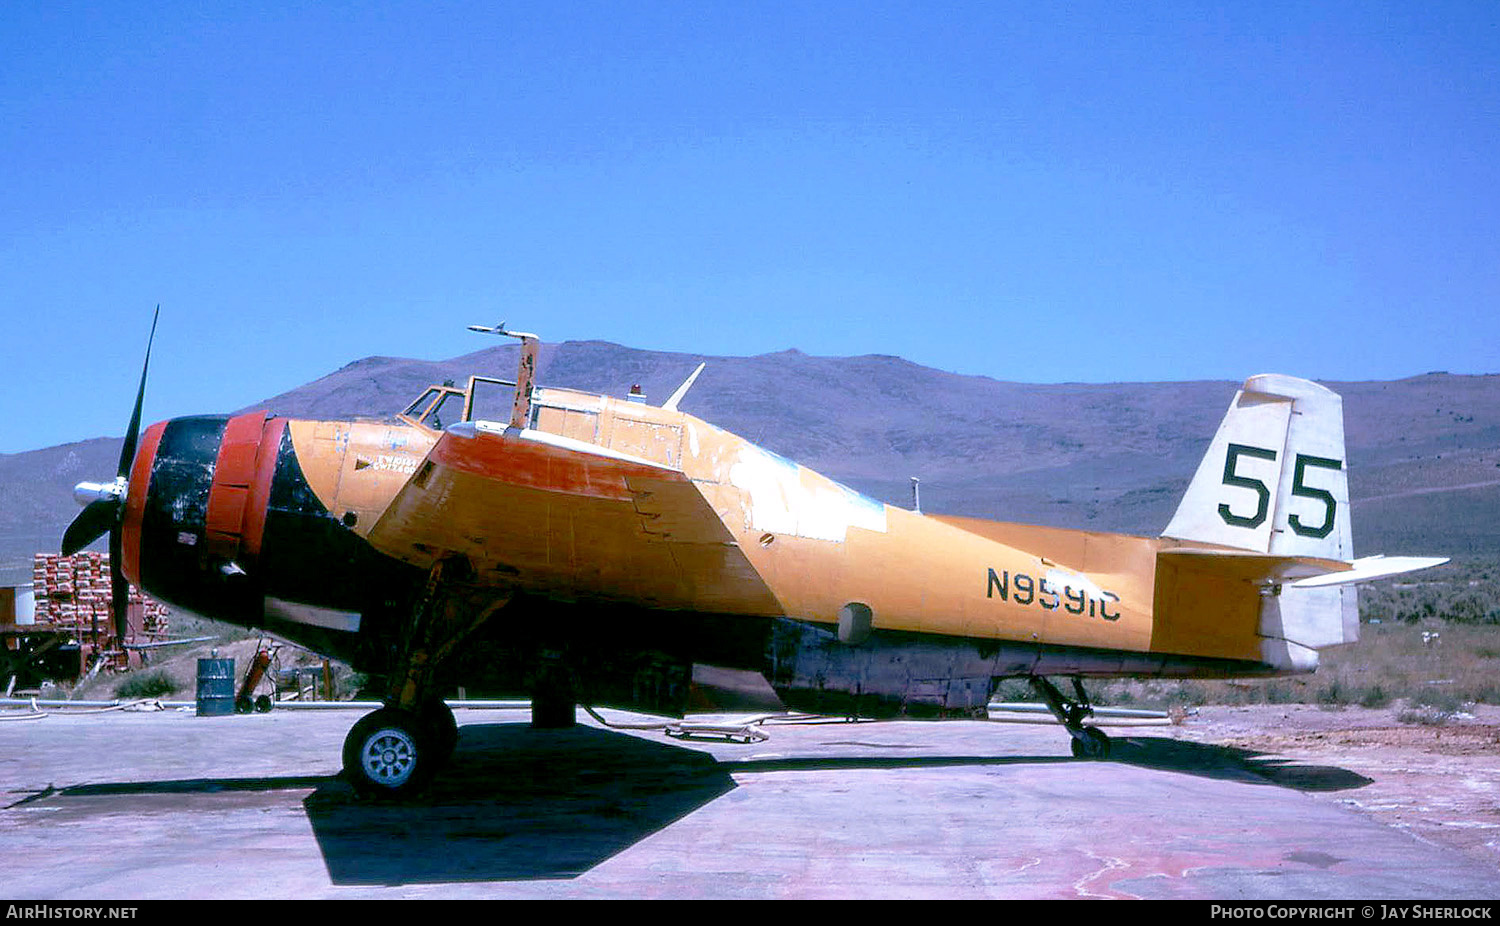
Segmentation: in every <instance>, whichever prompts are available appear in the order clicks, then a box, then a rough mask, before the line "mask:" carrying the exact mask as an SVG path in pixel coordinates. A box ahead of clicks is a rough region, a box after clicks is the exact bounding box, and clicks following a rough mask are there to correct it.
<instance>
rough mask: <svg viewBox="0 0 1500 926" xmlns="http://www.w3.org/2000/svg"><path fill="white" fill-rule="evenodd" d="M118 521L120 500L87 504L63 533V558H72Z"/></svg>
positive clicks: (114, 499)
mask: <svg viewBox="0 0 1500 926" xmlns="http://www.w3.org/2000/svg"><path fill="white" fill-rule="evenodd" d="M119 520H120V500H119V499H117V498H101V499H98V500H96V501H92V502H89V503H88V505H86V506H85V507H84V509H83V510H82V511H80V512H78V517H76V518H74V519H73V523H72V524H69V525H68V529H67V530H66V531H65V532H64V533H63V539H62V552H63V555H64V556H72V555H73V554H74V553H77V552H78V551H79V550H82V549H83V548H84V547H86V546H88V545H89V544H91V543H93V542H94V541H95V540H98V539H99V538H100V537H103V536H104V534H105V532H106V531H110V530H112V529H113V528H114V527H115V525H116V524H117V523H119Z"/></svg>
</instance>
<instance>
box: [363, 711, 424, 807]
mask: <svg viewBox="0 0 1500 926" xmlns="http://www.w3.org/2000/svg"><path fill="white" fill-rule="evenodd" d="M438 754H439V750H438V749H437V747H436V746H434V744H433V736H432V734H431V732H429V729H428V725H427V724H424V723H422V721H421V718H419V717H417V716H415V715H413V714H412V713H410V712H408V711H403V710H399V709H397V708H391V707H386V708H381V709H380V710H378V711H375V712H374V713H372V714H366V715H365V716H364V717H361V718H360V719H359V721H358V722H356V723H355V724H354V727H353V729H351V730H350V731H349V735H348V736H347V737H345V738H344V777H345V778H347V779H348V780H349V783H350V784H352V785H354V789H355V790H356V791H358V792H359V793H360V794H362V795H364V796H365V797H370V798H374V799H376V800H403V799H406V798H409V797H411V796H413V795H415V794H417V793H418V792H420V791H421V790H422V789H423V788H425V787H426V786H427V784H428V783H429V782H430V781H431V780H432V776H433V775H434V774H436V772H437V768H438V766H439V765H440V764H441V763H440V762H439V760H438Z"/></svg>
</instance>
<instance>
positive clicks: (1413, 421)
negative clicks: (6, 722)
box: [0, 340, 1500, 584]
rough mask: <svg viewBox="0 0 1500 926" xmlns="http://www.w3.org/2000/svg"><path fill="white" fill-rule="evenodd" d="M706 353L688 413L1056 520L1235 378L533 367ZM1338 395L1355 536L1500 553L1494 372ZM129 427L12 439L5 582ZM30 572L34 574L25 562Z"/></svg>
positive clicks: (360, 369) (1114, 513) (445, 375)
mask: <svg viewBox="0 0 1500 926" xmlns="http://www.w3.org/2000/svg"><path fill="white" fill-rule="evenodd" d="M516 351H517V348H516V346H514V345H508V344H502V345H496V346H492V347H487V348H483V349H481V350H477V351H471V352H469V353H466V354H462V355H460V356H457V357H453V358H449V359H447V360H436V361H431V360H419V359H413V358H404V357H365V358H361V359H359V360H355V361H352V362H350V363H348V364H345V365H344V366H342V367H340V368H338V369H336V370H333V371H331V372H329V373H327V374H325V375H323V376H321V377H318V378H317V379H315V380H312V381H311V382H309V383H306V384H304V385H302V386H299V387H297V388H295V389H292V390H288V391H286V392H283V393H281V394H279V395H276V396H272V397H270V398H268V399H266V400H264V401H262V402H257V403H254V404H252V405H249V406H246V407H245V408H244V409H242V410H249V409H258V408H266V409H268V410H270V411H271V412H273V413H275V414H279V415H285V416H291V417H317V418H341V417H353V416H374V417H389V416H391V415H394V414H395V413H397V412H399V411H401V410H402V409H403V408H405V407H406V406H407V405H408V404H409V403H410V402H411V401H412V400H413V399H415V398H416V397H417V396H418V395H420V394H421V392H422V390H423V389H424V388H426V386H428V385H429V384H431V383H441V382H443V381H444V380H450V379H451V380H453V381H455V382H456V383H457V384H458V385H460V386H462V385H463V384H464V382H466V381H467V377H468V376H469V375H474V374H477V375H485V376H498V377H501V378H509V377H510V376H511V375H513V372H514V369H515V362H516ZM700 362H706V363H707V364H708V366H707V368H706V369H705V370H704V373H703V374H702V376H700V377H699V379H698V381H697V382H696V383H695V385H694V386H693V388H692V390H691V391H689V393H688V395H687V397H686V398H685V399H684V401H683V403H682V408H683V410H684V411H686V412H688V413H690V414H693V415H695V416H697V417H700V418H702V419H704V420H706V421H708V422H710V423H712V424H714V425H716V426H718V427H722V428H725V429H726V430H730V431H733V432H735V433H738V434H740V435H742V436H744V437H746V438H748V439H750V440H752V441H755V442H756V443H759V444H761V445H762V446H765V447H766V448H767V449H768V450H772V451H775V452H776V453H779V454H781V455H782V456H785V457H788V458H790V459H794V460H797V461H798V462H800V463H803V464H805V465H807V466H809V467H811V468H813V469H816V470H818V471H820V472H822V473H824V474H826V475H828V476H830V477H832V478H834V479H838V480H839V481H841V482H844V483H846V484H848V485H850V486H852V487H854V488H856V489H859V490H860V491H862V492H865V493H866V494H868V495H870V496H872V497H874V498H877V499H881V500H883V501H886V502H889V503H891V504H896V505H903V506H905V505H909V504H910V481H909V477H911V476H917V477H919V478H920V479H921V480H922V503H923V509H924V510H926V511H929V512H932V513H946V514H966V515H971V516H975V517H987V518H994V519H997V520H1010V521H1023V522H1028V523H1037V524H1048V525H1053V526H1058V527H1076V528H1088V529H1092V530H1108V531H1119V532H1125V533H1141V534H1151V533H1156V532H1158V531H1160V530H1161V529H1162V527H1163V526H1164V525H1165V524H1166V521H1167V520H1168V519H1169V518H1170V516H1171V513H1172V510H1173V509H1174V508H1175V506H1176V503H1177V500H1178V497H1179V496H1180V494H1181V492H1182V490H1183V489H1185V487H1186V485H1187V482H1188V480H1189V479H1190V478H1191V476H1192V474H1193V472H1194V470H1195V469H1196V467H1197V464H1198V461H1199V458H1200V457H1201V455H1202V453H1203V452H1204V451H1205V450H1206V448H1207V446H1208V443H1209V440H1210V439H1211V438H1212V436H1213V433H1214V429H1215V428H1216V427H1217V425H1218V422H1219V420H1220V418H1221V417H1222V416H1223V414H1224V410H1225V409H1226V408H1227V406H1228V404H1229V401H1230V400H1231V398H1232V397H1233V395H1234V392H1235V389H1236V388H1238V383H1236V382H1232V381H1227V380H1225V381H1216V380H1194V381H1187V382H1169V381H1162V382H1152V383H1053V384H1028V383H1018V382H1010V381H1005V380H998V379H994V378H992V377H988V376H976V375H970V374H961V373H951V372H947V371H943V370H937V369H934V368H931V367H925V366H922V365H921V364H917V363H914V362H913V361H909V360H906V359H904V358H901V357H894V356H890V355H879V354H865V355H859V356H852V357H818V356H812V355H809V354H805V353H803V352H801V351H799V350H796V349H787V350H783V351H778V352H775V353H769V354H758V355H752V356H747V357H714V356H709V355H704V354H692V353H677V352H668V351H650V350H640V349H636V348H630V347H624V346H621V345H618V344H613V343H610V342H607V341H598V340H591V341H568V342H562V343H556V344H543V345H542V346H541V349H540V352H539V357H538V369H537V382H538V383H539V384H541V385H544V386H562V387H568V388H575V389H581V390H583V391H590V392H603V393H608V394H613V395H624V394H625V392H626V391H627V390H628V389H629V388H630V387H631V386H632V385H634V384H640V385H641V386H642V387H643V389H644V390H645V391H646V393H647V396H648V401H652V402H660V401H662V400H664V399H665V398H666V397H667V396H668V395H670V394H671V393H672V392H673V391H674V390H675V389H676V388H677V386H678V385H679V384H680V383H681V382H682V381H683V379H685V378H686V377H687V376H688V374H690V373H691V372H692V370H693V368H694V367H696V366H697V364H698V363H700ZM1325 385H1327V386H1329V387H1330V388H1332V389H1334V391H1336V392H1339V393H1341V394H1342V395H1343V396H1344V403H1345V420H1346V434H1347V439H1348V456H1349V460H1348V467H1349V473H1350V491H1351V496H1352V498H1353V502H1354V504H1353V518H1354V531H1355V547H1356V549H1357V550H1359V551H1360V552H1362V553H1363V552H1385V553H1403V552H1430V553H1440V554H1444V553H1446V554H1453V553H1483V554H1493V553H1500V527H1496V526H1495V525H1496V524H1500V517H1497V515H1500V375H1495V374H1448V373H1440V372H1433V373H1425V374H1419V375H1416V376H1412V377H1406V378H1404V379H1400V380H1366V381H1357V382H1329V383H1325ZM119 446H120V439H119V438H95V439H93V440H86V441H74V442H71V443H68V444H61V445H57V446H54V447H48V448H42V449H40V450H34V451H26V452H22V453H14V454H6V455H0V584H5V583H6V582H7V578H6V577H8V576H12V575H13V574H14V573H15V571H16V570H17V569H19V568H20V567H21V566H22V565H23V564H26V568H28V569H29V561H30V554H31V552H35V551H41V550H56V549H57V543H58V538H60V537H61V534H62V531H63V529H64V528H65V527H66V525H67V523H68V521H69V520H71V518H72V517H73V516H74V515H75V514H76V513H77V510H78V509H77V506H76V505H75V504H74V503H73V501H72V498H71V487H72V485H73V483H75V482H77V481H79V480H83V479H93V480H100V479H108V478H109V477H110V476H111V475H112V474H113V472H114V467H115V462H116V458H117V457H118V454H119ZM21 581H25V580H24V579H22V580H21Z"/></svg>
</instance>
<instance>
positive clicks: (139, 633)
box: [31, 552, 168, 671]
mask: <svg viewBox="0 0 1500 926" xmlns="http://www.w3.org/2000/svg"><path fill="white" fill-rule="evenodd" d="M31 578H32V589H33V592H34V593H35V595H36V622H37V623H38V624H50V625H52V626H53V628H55V629H58V630H71V633H72V635H73V637H74V638H75V639H77V640H78V642H79V644H80V646H79V659H80V665H79V670H80V671H85V670H86V669H87V668H88V667H89V666H90V665H91V664H92V662H93V659H94V654H95V653H98V654H100V655H102V656H103V657H104V658H105V659H106V661H107V663H108V665H110V666H111V667H114V668H121V669H123V668H126V666H127V665H129V664H131V663H130V660H129V657H128V656H127V653H129V652H131V651H128V650H126V649H125V648H124V646H123V645H122V644H123V643H125V642H132V643H133V642H145V641H147V640H150V639H152V638H154V637H164V636H165V635H166V631H167V614H168V612H167V609H166V607H165V606H163V605H162V604H161V602H159V601H156V600H155V599H152V598H150V597H149V596H147V595H144V594H142V593H141V591H140V589H137V588H136V587H135V586H134V585H132V586H131V587H130V610H129V621H130V627H129V634H128V637H129V639H128V641H127V640H118V639H116V638H115V620H114V610H113V607H112V605H111V601H110V597H111V596H110V589H109V554H107V553H93V552H84V553H75V554H74V555H72V556H63V555H62V554H61V553H38V554H36V556H35V557H34V558H33V559H32V565H31Z"/></svg>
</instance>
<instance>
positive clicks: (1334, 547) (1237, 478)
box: [1162, 374, 1359, 671]
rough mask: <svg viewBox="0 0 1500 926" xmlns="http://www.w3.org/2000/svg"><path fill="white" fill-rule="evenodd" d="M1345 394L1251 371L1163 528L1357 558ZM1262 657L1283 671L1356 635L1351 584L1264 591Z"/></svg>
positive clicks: (1311, 662) (1284, 551)
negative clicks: (1352, 528)
mask: <svg viewBox="0 0 1500 926" xmlns="http://www.w3.org/2000/svg"><path fill="white" fill-rule="evenodd" d="M1344 461H1345V457H1344V403H1343V400H1342V399H1340V398H1339V396H1338V395H1337V394H1336V393H1334V392H1333V391H1332V390H1329V389H1327V388H1325V387H1323V386H1320V385H1318V384H1317V383H1313V382H1309V381H1308V380H1305V379H1296V378H1294V377H1290V376H1279V375H1274V374H1267V375H1261V376H1252V377H1251V378H1250V379H1248V380H1246V381H1245V384H1244V386H1242V387H1241V388H1240V391H1239V393H1238V394H1236V395H1235V397H1234V401H1233V402H1232V403H1230V406H1229V411H1228V413H1226V414H1225V416H1224V420H1223V422H1222V423H1221V424H1220V425H1219V430H1218V433H1216V434H1215V435H1214V439H1213V443H1212V444H1210V445H1209V448H1208V453H1207V455H1206V456H1204V458H1203V462H1202V463H1201V464H1199V466H1198V472H1197V474H1196V475H1195V476H1194V477H1193V481H1192V483H1191V484H1190V485H1189V486H1188V490H1187V494H1186V495H1185V496H1183V499H1182V503H1181V504H1180V505H1179V506H1178V508H1177V513H1176V514H1175V515H1174V516H1173V517H1172V522H1171V523H1170V524H1168V525H1167V529H1166V530H1165V531H1164V532H1163V534H1162V535H1163V536H1164V537H1170V538H1174V539H1177V540H1184V541H1188V542H1190V543H1203V544H1213V545H1216V546H1226V547H1234V548H1238V549H1241V550H1246V551H1254V552H1256V553H1264V554H1269V555H1271V556H1277V557H1281V556H1286V557H1317V558H1319V559H1322V560H1341V561H1344V562H1348V561H1350V560H1352V559H1353V558H1354V549H1353V543H1352V538H1351V536H1350V526H1349V480H1348V474H1347V471H1346V470H1345V466H1344ZM1259 636H1260V638H1261V653H1262V659H1263V660H1264V661H1265V662H1267V663H1269V664H1271V665H1274V666H1277V667H1278V668H1280V669H1282V670H1286V671H1309V670H1311V669H1312V668H1314V667H1316V666H1317V652H1316V650H1317V649H1318V648H1319V647H1323V646H1332V645H1335V644H1339V643H1349V642H1353V641H1354V640H1356V639H1358V638H1359V600H1358V598H1357V593H1356V591H1355V588H1354V586H1353V585H1352V584H1351V585H1342V586H1339V587H1332V588H1295V587H1293V586H1292V585H1290V584H1287V585H1281V584H1274V585H1269V586H1268V587H1267V591H1266V592H1264V593H1263V594H1262V598H1261V606H1260V620H1259Z"/></svg>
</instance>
